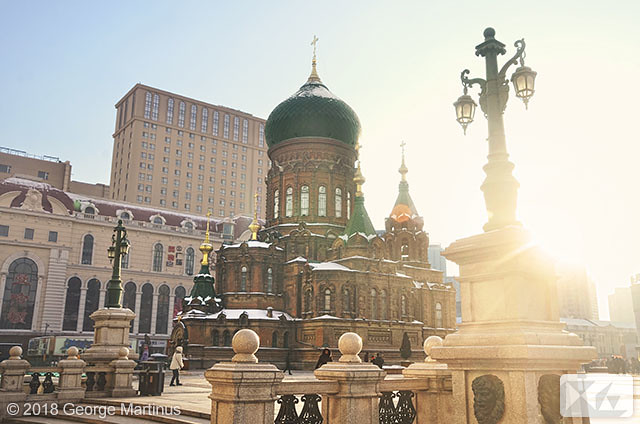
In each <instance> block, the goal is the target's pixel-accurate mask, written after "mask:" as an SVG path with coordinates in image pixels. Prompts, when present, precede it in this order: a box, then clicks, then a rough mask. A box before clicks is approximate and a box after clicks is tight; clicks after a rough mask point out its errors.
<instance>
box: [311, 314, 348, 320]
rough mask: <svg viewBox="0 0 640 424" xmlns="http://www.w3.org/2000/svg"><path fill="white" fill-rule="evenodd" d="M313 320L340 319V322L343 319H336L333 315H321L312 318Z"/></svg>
mask: <svg viewBox="0 0 640 424" xmlns="http://www.w3.org/2000/svg"><path fill="white" fill-rule="evenodd" d="M311 319H312V320H314V319H338V320H342V318H338V317H334V316H333V315H327V314H324V315H320V316H319V317H314V318H311Z"/></svg>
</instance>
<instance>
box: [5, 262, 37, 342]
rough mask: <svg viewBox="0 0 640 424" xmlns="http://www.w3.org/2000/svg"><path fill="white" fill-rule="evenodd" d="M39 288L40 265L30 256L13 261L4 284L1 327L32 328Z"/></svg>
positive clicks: (11, 328)
mask: <svg viewBox="0 0 640 424" xmlns="http://www.w3.org/2000/svg"><path fill="white" fill-rule="evenodd" d="M37 289H38V266H37V265H36V263H35V262H34V261H32V260H31V259H29V258H19V259H16V260H15V261H13V262H11V265H9V269H8V273H7V275H6V281H5V286H4V298H3V300H2V314H1V315H0V328H3V329H10V330H31V323H32V321H33V309H34V305H35V303H36V292H37Z"/></svg>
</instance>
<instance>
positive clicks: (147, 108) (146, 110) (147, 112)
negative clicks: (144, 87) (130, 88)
mask: <svg viewBox="0 0 640 424" xmlns="http://www.w3.org/2000/svg"><path fill="white" fill-rule="evenodd" d="M150 115H151V93H149V92H148V91H147V94H145V96H144V117H145V118H146V119H149V117H150Z"/></svg>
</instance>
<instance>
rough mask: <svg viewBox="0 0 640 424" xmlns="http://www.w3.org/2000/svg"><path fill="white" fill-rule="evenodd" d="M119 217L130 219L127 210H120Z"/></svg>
mask: <svg viewBox="0 0 640 424" xmlns="http://www.w3.org/2000/svg"><path fill="white" fill-rule="evenodd" d="M120 219H122V220H130V219H131V215H130V214H129V212H122V213H121V214H120Z"/></svg>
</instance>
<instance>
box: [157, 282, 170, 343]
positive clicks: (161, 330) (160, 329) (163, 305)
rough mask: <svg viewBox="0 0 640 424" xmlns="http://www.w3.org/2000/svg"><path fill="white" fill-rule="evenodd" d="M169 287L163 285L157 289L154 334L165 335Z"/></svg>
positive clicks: (167, 320)
mask: <svg viewBox="0 0 640 424" xmlns="http://www.w3.org/2000/svg"><path fill="white" fill-rule="evenodd" d="M170 292H171V290H169V286H167V285H166V284H163V285H161V286H160V288H159V289H158V310H157V312H156V334H167V325H168V324H169V293H170Z"/></svg>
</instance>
